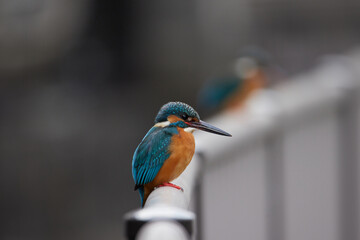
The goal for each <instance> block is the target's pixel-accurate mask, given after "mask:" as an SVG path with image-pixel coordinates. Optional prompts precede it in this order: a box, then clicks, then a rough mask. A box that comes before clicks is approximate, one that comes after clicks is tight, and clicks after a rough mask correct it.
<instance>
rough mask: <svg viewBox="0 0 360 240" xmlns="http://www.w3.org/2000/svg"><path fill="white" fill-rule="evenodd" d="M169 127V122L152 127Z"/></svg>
mask: <svg viewBox="0 0 360 240" xmlns="http://www.w3.org/2000/svg"><path fill="white" fill-rule="evenodd" d="M169 125H170V121H166V122H158V123H157V124H155V125H154V127H162V128H164V127H167V126H169Z"/></svg>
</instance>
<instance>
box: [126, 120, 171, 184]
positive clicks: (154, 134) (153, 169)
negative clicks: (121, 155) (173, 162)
mask: <svg viewBox="0 0 360 240" xmlns="http://www.w3.org/2000/svg"><path fill="white" fill-rule="evenodd" d="M177 133H178V132H177V129H176V127H167V128H161V127H153V128H151V129H150V130H149V132H148V133H147V134H146V136H145V137H144V138H143V140H142V141H141V143H140V144H139V146H138V147H137V148H136V150H135V153H134V157H133V161H132V174H133V178H134V181H135V190H136V189H137V188H139V187H141V186H143V185H145V184H147V183H149V182H151V181H152V180H154V178H155V176H156V174H157V173H158V172H159V170H160V168H161V167H162V165H163V164H164V162H165V160H166V159H168V158H169V156H170V153H169V151H168V149H169V145H170V142H171V137H172V136H173V135H174V134H177Z"/></svg>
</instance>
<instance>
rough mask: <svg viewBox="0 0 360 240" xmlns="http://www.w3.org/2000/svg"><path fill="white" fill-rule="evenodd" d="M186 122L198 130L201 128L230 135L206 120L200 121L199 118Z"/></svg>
mask: <svg viewBox="0 0 360 240" xmlns="http://www.w3.org/2000/svg"><path fill="white" fill-rule="evenodd" d="M187 124H188V125H189V126H190V127H193V128H197V129H199V130H203V131H206V132H210V133H215V134H219V135H223V136H228V137H231V134H229V133H227V132H225V131H223V130H221V129H219V128H217V127H214V126H212V125H210V124H209V123H207V122H204V121H201V120H200V121H199V122H187Z"/></svg>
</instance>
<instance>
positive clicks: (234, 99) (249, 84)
mask: <svg viewBox="0 0 360 240" xmlns="http://www.w3.org/2000/svg"><path fill="white" fill-rule="evenodd" d="M265 81H266V76H265V75H264V73H263V72H262V71H257V72H256V73H254V75H253V76H252V77H251V78H249V79H246V80H245V81H244V85H243V86H242V87H240V88H239V89H238V90H237V91H236V92H235V93H234V94H233V95H232V96H231V97H230V98H229V99H228V100H227V101H226V102H225V104H224V106H225V109H235V108H238V107H242V106H243V105H244V103H245V102H246V101H247V100H248V98H249V97H250V96H251V95H252V94H253V93H254V92H255V91H256V90H258V89H261V88H263V87H264V86H265Z"/></svg>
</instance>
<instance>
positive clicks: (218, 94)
mask: <svg viewBox="0 0 360 240" xmlns="http://www.w3.org/2000/svg"><path fill="white" fill-rule="evenodd" d="M272 65H275V64H273V63H271V60H270V57H269V55H268V53H267V52H265V51H264V50H261V49H260V48H257V47H248V48H245V49H243V50H242V51H241V53H240V56H239V57H238V58H237V59H235V60H234V61H233V69H232V71H231V72H230V73H228V76H224V77H218V78H214V79H211V80H209V81H208V82H206V83H205V84H204V86H203V87H202V89H201V90H200V92H199V96H198V101H199V106H200V107H202V108H203V109H204V110H205V111H208V112H211V111H212V112H214V111H217V110H220V109H221V110H231V109H238V108H241V107H242V106H243V105H244V104H245V102H246V101H247V100H248V99H249V98H250V97H251V96H252V95H253V94H254V93H255V92H256V91H257V90H259V89H261V88H264V87H269V86H270V85H271V83H272V82H274V81H271V80H273V79H271V76H269V74H268V72H269V71H270V70H272Z"/></svg>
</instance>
